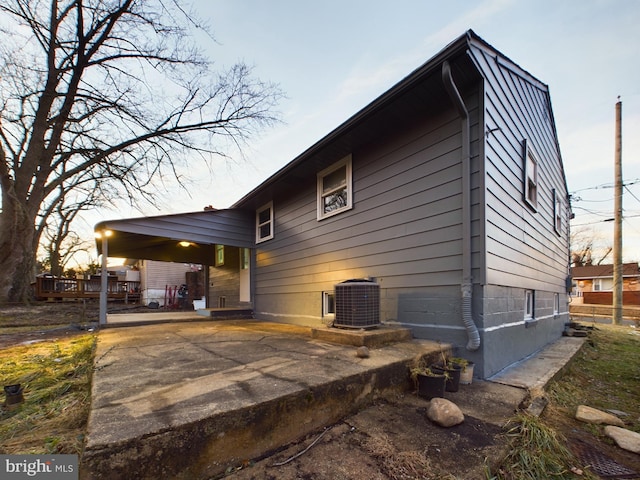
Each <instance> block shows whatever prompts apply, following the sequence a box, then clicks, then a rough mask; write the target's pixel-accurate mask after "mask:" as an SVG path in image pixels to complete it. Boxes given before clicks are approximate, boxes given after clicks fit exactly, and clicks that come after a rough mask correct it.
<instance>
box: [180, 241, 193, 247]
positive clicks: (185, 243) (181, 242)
mask: <svg viewBox="0 0 640 480" xmlns="http://www.w3.org/2000/svg"><path fill="white" fill-rule="evenodd" d="M192 245H193V243H191V242H187V241H186V240H182V241H180V242H178V246H179V247H184V248H187V247H190V246H192Z"/></svg>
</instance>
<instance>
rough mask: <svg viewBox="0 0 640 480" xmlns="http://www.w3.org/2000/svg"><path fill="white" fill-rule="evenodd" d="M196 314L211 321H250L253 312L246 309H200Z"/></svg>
mask: <svg viewBox="0 0 640 480" xmlns="http://www.w3.org/2000/svg"><path fill="white" fill-rule="evenodd" d="M196 312H197V313H198V315H202V316H203V317H209V318H211V319H213V320H250V319H252V318H253V310H252V309H251V308H246V307H231V308H200V309H198V310H196Z"/></svg>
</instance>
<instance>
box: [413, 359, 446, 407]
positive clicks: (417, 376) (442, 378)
mask: <svg viewBox="0 0 640 480" xmlns="http://www.w3.org/2000/svg"><path fill="white" fill-rule="evenodd" d="M411 379H412V380H413V384H414V385H415V387H416V390H417V391H418V395H419V396H420V397H423V398H427V399H432V398H434V397H444V391H445V386H446V381H447V375H446V374H445V373H438V372H435V371H433V370H432V369H431V368H429V367H427V366H426V365H424V364H423V363H422V362H420V363H419V364H418V365H416V366H415V367H413V368H412V369H411Z"/></svg>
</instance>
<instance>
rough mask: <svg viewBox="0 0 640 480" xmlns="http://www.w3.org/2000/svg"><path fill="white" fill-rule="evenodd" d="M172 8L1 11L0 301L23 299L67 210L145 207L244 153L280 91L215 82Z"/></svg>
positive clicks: (63, 3)
mask: <svg viewBox="0 0 640 480" xmlns="http://www.w3.org/2000/svg"><path fill="white" fill-rule="evenodd" d="M179 1H180V0H49V2H44V1H41V0H4V1H3V2H1V3H0V29H1V31H0V33H1V34H2V36H3V41H2V43H0V108H1V111H0V189H1V192H2V210H1V212H0V303H2V302H3V301H7V300H13V301H15V300H26V299H27V296H28V287H29V284H30V281H31V278H32V276H33V273H34V265H35V256H36V251H37V249H38V245H39V242H40V240H41V237H42V235H43V232H44V231H45V226H46V224H47V221H48V219H49V218H50V215H52V212H55V211H56V208H57V207H58V206H59V205H60V204H61V203H64V202H65V198H70V197H69V195H71V193H70V192H73V195H76V196H77V199H78V200H79V201H80V200H81V199H82V198H83V196H84V195H87V193H88V192H89V190H90V189H94V190H95V191H93V192H91V195H93V198H94V199H101V201H110V200H112V199H113V198H114V196H115V197H124V198H129V200H131V201H133V202H135V201H138V200H140V199H143V200H147V201H151V202H153V200H154V196H153V193H154V182H155V181H156V179H159V178H160V179H162V178H173V179H174V180H177V181H178V182H182V181H184V180H185V179H184V178H182V177H181V176H180V175H179V173H178V172H179V171H180V168H179V167H180V165H181V162H184V161H185V160H186V159H187V158H189V157H191V158H193V157H194V155H197V157H198V158H199V159H200V158H201V159H202V160H203V161H207V160H208V159H211V158H212V156H214V155H222V156H225V155H227V154H228V148H229V145H235V146H239V147H242V145H243V144H244V142H245V141H246V140H247V138H249V136H251V135H252V134H254V133H255V132H256V131H258V130H259V129H261V128H263V127H265V126H267V125H270V124H271V123H272V122H274V121H275V120H276V118H275V114H274V113H273V109H274V107H275V105H276V104H277V101H278V100H279V97H280V96H281V94H280V91H279V89H278V87H277V86H275V85H273V84H268V83H264V82H261V81H259V80H257V79H255V78H254V77H253V76H252V73H251V70H250V69H249V68H248V67H247V66H246V65H244V64H237V65H235V66H233V67H231V68H230V69H229V70H227V71H224V72H222V73H215V72H213V70H212V64H211V62H210V61H208V59H207V58H205V57H204V56H203V55H202V54H201V52H200V51H199V50H198V49H197V48H195V47H194V44H193V42H192V37H191V36H190V34H191V33H192V32H193V31H194V29H196V28H199V24H198V23H197V22H196V21H195V19H194V18H195V17H194V16H193V15H192V14H190V13H188V12H186V10H184V8H183V7H182V6H181V5H180V4H179V3H178V2H179Z"/></svg>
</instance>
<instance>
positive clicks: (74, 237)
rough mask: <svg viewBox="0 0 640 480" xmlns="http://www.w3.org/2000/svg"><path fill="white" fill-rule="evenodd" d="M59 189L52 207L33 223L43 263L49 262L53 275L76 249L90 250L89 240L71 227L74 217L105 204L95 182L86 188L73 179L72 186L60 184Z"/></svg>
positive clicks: (66, 263)
mask: <svg viewBox="0 0 640 480" xmlns="http://www.w3.org/2000/svg"><path fill="white" fill-rule="evenodd" d="M58 190H59V191H60V192H59V194H58V195H57V196H56V198H57V201H56V202H55V203H53V204H52V205H53V206H54V207H55V208H53V209H52V210H50V211H47V212H45V214H44V215H41V216H39V221H37V225H36V235H38V237H39V238H40V246H41V249H42V250H44V252H45V258H44V260H43V262H42V263H43V264H45V265H48V266H49V271H50V272H51V274H52V275H55V276H61V275H63V273H64V271H65V269H66V267H67V265H68V263H69V262H70V261H71V260H72V258H73V257H74V256H75V255H76V254H77V253H80V252H86V253H89V251H90V249H91V248H92V247H93V244H92V242H90V241H88V240H86V239H82V238H81V237H80V235H78V234H77V233H76V232H75V231H74V230H73V227H72V225H73V223H74V220H75V219H76V218H77V216H78V215H79V214H80V213H81V212H83V211H85V210H89V209H92V208H95V207H99V206H101V205H103V204H104V201H103V199H102V194H101V190H100V189H99V188H98V186H97V185H95V186H93V188H87V187H86V186H85V185H83V184H80V183H76V185H75V186H74V188H73V189H67V188H65V186H64V185H61V186H60V187H59V189H58ZM40 231H41V232H40Z"/></svg>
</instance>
